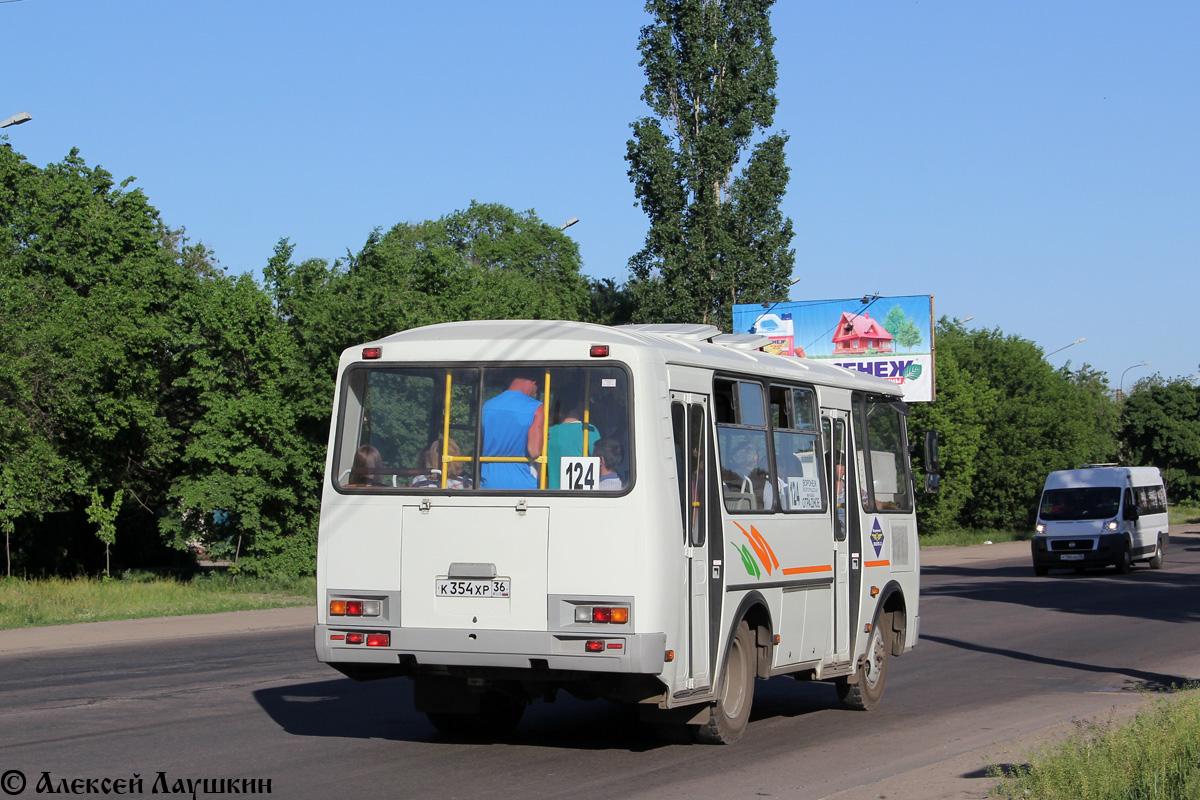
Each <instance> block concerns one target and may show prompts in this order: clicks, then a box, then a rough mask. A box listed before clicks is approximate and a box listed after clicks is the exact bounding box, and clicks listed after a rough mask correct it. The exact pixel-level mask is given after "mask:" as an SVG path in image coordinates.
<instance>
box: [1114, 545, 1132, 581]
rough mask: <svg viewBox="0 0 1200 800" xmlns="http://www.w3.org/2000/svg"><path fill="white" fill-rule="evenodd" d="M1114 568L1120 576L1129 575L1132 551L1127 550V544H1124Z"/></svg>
mask: <svg viewBox="0 0 1200 800" xmlns="http://www.w3.org/2000/svg"><path fill="white" fill-rule="evenodd" d="M1116 567H1117V572H1119V573H1121V574H1122V575H1127V574H1129V571H1130V570H1131V569H1133V551H1132V550H1130V549H1129V542H1126V543H1125V549H1124V551H1123V552H1122V553H1121V555H1120V556H1119V558H1118V560H1117V563H1116Z"/></svg>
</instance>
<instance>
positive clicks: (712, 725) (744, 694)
mask: <svg viewBox="0 0 1200 800" xmlns="http://www.w3.org/2000/svg"><path fill="white" fill-rule="evenodd" d="M757 658H758V655H757V653H756V651H755V647H754V634H752V633H751V632H750V626H749V625H748V624H747V623H746V621H745V620H742V621H741V622H740V623H738V628H737V633H736V634H735V635H734V637H733V639H732V640H730V642H729V654H728V655H727V656H726V657H725V669H724V671H723V673H722V675H721V687H720V689H719V690H718V692H717V696H718V699H717V703H716V705H714V706H713V707H712V708H711V709H710V710H709V713H708V722H706V723H705V724H703V725H700V726H698V727H697V728H696V730H695V738H696V741H697V742H700V743H701V744H733V743H734V742H736V741H737V740H738V739H741V738H742V734H743V733H745V731H746V723H748V722H749V721H750V706H751V705H752V704H753V703H754V674H755V663H756V662H757Z"/></svg>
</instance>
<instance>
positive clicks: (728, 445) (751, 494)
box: [713, 379, 775, 512]
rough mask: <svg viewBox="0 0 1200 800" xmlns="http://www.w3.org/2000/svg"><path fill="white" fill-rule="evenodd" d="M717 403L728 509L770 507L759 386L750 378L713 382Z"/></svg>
mask: <svg viewBox="0 0 1200 800" xmlns="http://www.w3.org/2000/svg"><path fill="white" fill-rule="evenodd" d="M713 394H714V398H715V400H714V403H715V405H716V406H717V409H718V410H717V413H718V414H719V416H718V420H720V419H725V420H726V422H724V423H721V422H718V424H717V447H718V449H719V452H720V465H721V491H722V494H723V496H724V498H725V508H726V510H728V511H735V512H736V511H763V510H767V511H769V510H771V508H772V507H773V506H774V502H775V497H774V495H775V492H774V490H773V489H772V488H771V486H770V480H771V475H770V456H769V450H768V445H767V428H766V418H765V409H764V407H763V387H762V385H761V384H758V383H753V382H750V381H734V380H728V379H718V380H716V381H714V389H713Z"/></svg>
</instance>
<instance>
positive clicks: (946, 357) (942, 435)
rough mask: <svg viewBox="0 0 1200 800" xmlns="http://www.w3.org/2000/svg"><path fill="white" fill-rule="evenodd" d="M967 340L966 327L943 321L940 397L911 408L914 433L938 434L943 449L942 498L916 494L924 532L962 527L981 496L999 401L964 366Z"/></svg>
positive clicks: (920, 454)
mask: <svg viewBox="0 0 1200 800" xmlns="http://www.w3.org/2000/svg"><path fill="white" fill-rule="evenodd" d="M967 336H968V334H967V331H966V329H965V328H964V327H963V326H962V324H961V323H958V322H953V321H950V320H948V319H946V318H944V317H943V318H942V320H941V322H940V323H939V324H938V330H937V341H938V353H937V399H936V400H935V401H934V402H932V403H914V404H913V405H912V417H911V419H910V421H909V429H910V431H913V432H916V433H924V432H925V431H929V430H934V431H937V432H938V440H939V445H940V460H941V474H942V482H941V489H940V491H938V493H937V494H932V495H927V494H924V493H918V495H917V510H918V512H919V514H920V521H921V531H922V532H925V533H940V532H943V531H948V530H954V529H955V528H958V527H961V526H962V524H963V523H962V520H963V518H964V517H965V516H966V511H967V509H968V507H969V506H970V505H971V502H972V500H973V498H974V495H975V492H976V486H975V476H976V474H977V473H978V471H979V469H980V451H981V450H982V449H983V446H984V439H985V437H986V436H987V424H988V420H989V419H991V418H992V417H993V416H994V414H995V411H996V405H997V404H998V402H999V392H998V391H997V390H996V389H994V388H992V387H990V386H988V385H987V384H986V383H985V382H983V381H976V380H975V376H974V375H972V374H971V373H970V372H969V371H966V370H964V369H963V368H962V367H961V365H960V361H959V359H960V351H961V350H962V349H963V348H964V347H966V346H967ZM923 455H924V453H923V451H922V449H921V448H918V449H917V453H916V456H915V463H916V466H917V467H918V469H920V470H922V471H923V470H924V464H923V462H922V458H923Z"/></svg>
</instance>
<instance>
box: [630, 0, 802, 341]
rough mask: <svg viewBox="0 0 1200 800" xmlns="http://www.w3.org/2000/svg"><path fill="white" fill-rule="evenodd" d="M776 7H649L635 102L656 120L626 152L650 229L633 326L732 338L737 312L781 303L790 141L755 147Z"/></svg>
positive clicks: (767, 99) (764, 113) (760, 0)
mask: <svg viewBox="0 0 1200 800" xmlns="http://www.w3.org/2000/svg"><path fill="white" fill-rule="evenodd" d="M771 4H772V3H771V0H724V1H723V2H722V1H721V0H649V2H648V3H647V4H646V10H647V11H648V12H649V13H650V15H651V16H652V17H653V19H654V21H653V22H652V23H651V24H650V25H647V26H646V27H644V28H643V29H642V32H641V38H640V41H639V50H640V51H641V54H642V60H641V66H642V67H643V68H644V69H645V73H646V78H647V83H646V87H645V90H644V91H643V93H642V99H643V100H644V101H645V102H646V103H647V105H648V106H649V107H650V110H651V111H652V112H653V114H654V116H653V117H644V118H642V119H639V120H637V121H636V122H634V123H633V124H632V125H631V127H632V129H633V138H632V139H630V140H629V142H628V144H627V148H626V159H627V161H628V162H629V177H630V180H631V181H632V182H633V185H634V194H635V196H636V197H637V202H638V204H639V205H640V206H641V208H642V210H643V211H645V213H646V215H647V216H648V217H649V220H650V229H649V231H648V232H647V234H646V240H645V244H644V246H643V248H642V250H641V251H640V252H638V253H637V254H636V255H634V256H633V258H631V259H630V262H629V265H630V270H631V273H632V277H631V279H630V283H629V286H630V291H631V292H632V294H633V296H634V298H635V299H636V301H637V311H636V316H637V318H638V320H639V321H643V322H705V323H709V324H715V325H720V326H722V327H723V328H724V329H725V330H730V328H731V324H732V313H733V305H734V304H735V303H758V302H771V301H775V300H781V299H784V298H785V297H786V295H787V288H788V285H789V278H790V276H791V274H792V269H793V262H794V255H795V251H794V250H792V249H791V240H792V222H791V220H790V219H787V218H786V217H784V216H783V214H782V213H781V212H780V210H779V204H780V201H781V200H782V198H783V195H784V192H785V191H786V188H787V181H788V167H787V165H786V163H785V159H784V144H785V143H786V141H787V136H786V135H784V134H773V135H770V136H767V137H766V138H765V139H763V140H761V141H758V142H757V143H755V141H754V140H755V136H756V134H757V133H759V132H760V131H764V130H765V129H767V128H769V127H770V125H771V124H772V122H773V120H774V115H775V107H776V97H775V81H776V61H775V56H774V54H773V51H772V49H773V47H774V44H775V37H774V36H773V35H772V33H771V24H770V14H769V10H770V7H771ZM743 159H744V160H745V163H744V164H742V162H743ZM739 164H742V170H741V172H740V174H737V175H736V176H735V172H736V170H737V168H738V166H739Z"/></svg>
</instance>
